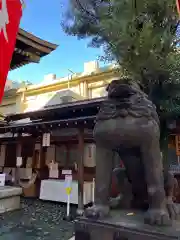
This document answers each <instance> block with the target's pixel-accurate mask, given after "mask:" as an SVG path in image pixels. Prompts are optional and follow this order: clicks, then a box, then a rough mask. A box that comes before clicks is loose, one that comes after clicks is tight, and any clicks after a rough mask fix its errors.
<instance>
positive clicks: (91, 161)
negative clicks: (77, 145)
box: [84, 143, 96, 167]
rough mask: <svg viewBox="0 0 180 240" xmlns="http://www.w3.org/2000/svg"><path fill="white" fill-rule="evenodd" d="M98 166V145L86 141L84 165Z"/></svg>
mask: <svg viewBox="0 0 180 240" xmlns="http://www.w3.org/2000/svg"><path fill="white" fill-rule="evenodd" d="M95 166H96V145H95V144H94V143H86V144H85V146H84V167H95Z"/></svg>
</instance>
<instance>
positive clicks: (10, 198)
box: [0, 186, 22, 213]
mask: <svg viewBox="0 0 180 240" xmlns="http://www.w3.org/2000/svg"><path fill="white" fill-rule="evenodd" d="M21 193H22V189H21V188H17V187H10V186H4V187H0V213H4V212H8V211H13V210H17V209H20V195H21Z"/></svg>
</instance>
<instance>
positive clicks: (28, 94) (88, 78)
mask: <svg viewBox="0 0 180 240" xmlns="http://www.w3.org/2000/svg"><path fill="white" fill-rule="evenodd" d="M119 75H120V73H119V72H118V71H117V69H114V68H111V67H110V68H109V69H106V70H105V71H97V72H95V73H92V74H88V75H83V74H82V75H81V74H80V75H78V76H75V77H72V78H71V79H70V80H69V79H67V80H63V81H61V79H55V80H53V81H52V82H50V83H48V84H46V83H44V84H38V85H30V86H28V87H25V88H20V89H18V90H17V93H16V94H15V95H14V96H9V97H8V98H4V99H3V101H2V104H1V105H0V113H2V114H5V115H6V114H14V113H19V112H27V111H33V110H38V109H40V108H42V107H43V106H44V105H45V104H46V103H47V102H48V101H49V99H50V98H52V97H53V96H54V95H55V94H56V93H57V92H58V91H61V90H66V89H70V90H71V91H73V92H75V93H76V94H79V95H80V96H82V97H83V98H86V99H87V98H89V99H91V98H97V97H102V96H105V95H106V91H105V89H106V86H107V85H108V83H109V82H111V81H112V80H114V79H117V78H119Z"/></svg>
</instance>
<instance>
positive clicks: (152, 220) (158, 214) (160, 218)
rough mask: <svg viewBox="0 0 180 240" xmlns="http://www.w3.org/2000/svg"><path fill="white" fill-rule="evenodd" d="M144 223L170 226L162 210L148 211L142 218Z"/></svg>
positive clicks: (165, 213) (167, 215)
mask: <svg viewBox="0 0 180 240" xmlns="http://www.w3.org/2000/svg"><path fill="white" fill-rule="evenodd" d="M144 221H145V223H147V224H150V225H159V226H170V225H171V224H172V221H171V219H170V217H169V214H168V212H167V211H166V210H164V209H149V210H148V211H147V213H146V216H145V218H144Z"/></svg>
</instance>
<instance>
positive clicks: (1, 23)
mask: <svg viewBox="0 0 180 240" xmlns="http://www.w3.org/2000/svg"><path fill="white" fill-rule="evenodd" d="M1 2H2V8H1V9H0V33H1V31H3V34H4V37H5V39H6V41H7V42H8V35H7V30H6V25H7V24H9V15H8V9H7V2H6V0H1Z"/></svg>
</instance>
